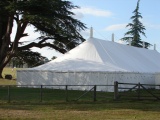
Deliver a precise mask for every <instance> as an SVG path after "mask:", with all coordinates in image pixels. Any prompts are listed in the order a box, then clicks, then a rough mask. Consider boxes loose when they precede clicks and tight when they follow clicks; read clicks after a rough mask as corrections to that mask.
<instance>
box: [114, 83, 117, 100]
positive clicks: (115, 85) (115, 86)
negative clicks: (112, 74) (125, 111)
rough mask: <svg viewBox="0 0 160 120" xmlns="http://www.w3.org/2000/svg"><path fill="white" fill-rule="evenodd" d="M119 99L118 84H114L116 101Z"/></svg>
mask: <svg viewBox="0 0 160 120" xmlns="http://www.w3.org/2000/svg"><path fill="white" fill-rule="evenodd" d="M117 99H118V82H117V81H115V82H114V100H117Z"/></svg>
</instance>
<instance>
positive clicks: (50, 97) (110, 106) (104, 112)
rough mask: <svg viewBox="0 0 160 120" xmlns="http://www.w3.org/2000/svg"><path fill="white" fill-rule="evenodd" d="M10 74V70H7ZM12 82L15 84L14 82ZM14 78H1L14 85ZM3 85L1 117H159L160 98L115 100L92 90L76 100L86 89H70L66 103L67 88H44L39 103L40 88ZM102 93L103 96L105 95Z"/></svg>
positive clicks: (44, 119) (106, 119) (92, 119)
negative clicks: (95, 99) (94, 94)
mask: <svg viewBox="0 0 160 120" xmlns="http://www.w3.org/2000/svg"><path fill="white" fill-rule="evenodd" d="M7 71H8V72H7V74H8V73H9V70H7ZM12 82H13V83H12ZM14 82H15V83H16V81H15V80H13V81H12V80H2V81H0V84H1V85H5V84H10V85H15V83H14ZM7 90H8V87H5V86H1V87H0V119H12V120H17V119H23V120H30V119H31V120H36V119H37V120H159V117H160V101H153V100H152V101H146V100H143V101H138V100H136V101H135V100H132V101H131V100H120V101H114V100H113V99H112V98H108V97H109V96H111V97H112V96H113V94H112V93H105V92H104V93H103V92H102V93H97V101H96V102H93V92H90V93H88V94H87V96H84V97H83V98H82V99H80V100H79V101H74V100H75V99H77V98H78V97H79V96H80V95H82V94H83V93H84V92H83V91H68V99H69V102H66V101H65V99H66V97H65V96H66V92H65V91H64V90H53V89H43V91H42V93H43V94H42V95H43V98H42V102H40V89H39V88H19V87H18V88H17V87H14V86H11V88H10V100H11V101H10V103H8V91H7ZM102 96H103V97H102Z"/></svg>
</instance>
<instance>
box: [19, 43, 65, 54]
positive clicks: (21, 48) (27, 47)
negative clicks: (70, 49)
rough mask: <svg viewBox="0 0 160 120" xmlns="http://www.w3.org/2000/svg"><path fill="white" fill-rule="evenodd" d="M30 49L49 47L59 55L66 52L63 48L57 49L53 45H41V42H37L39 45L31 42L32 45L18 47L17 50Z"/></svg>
mask: <svg viewBox="0 0 160 120" xmlns="http://www.w3.org/2000/svg"><path fill="white" fill-rule="evenodd" d="M32 47H38V48H43V47H51V48H53V49H55V50H57V51H59V52H60V53H63V54H64V53H66V52H67V50H65V49H63V48H58V47H57V46H55V45H53V44H50V43H44V44H42V43H41V42H39V43H35V42H32V43H30V44H28V45H25V46H22V47H19V49H18V50H28V49H30V48H32Z"/></svg>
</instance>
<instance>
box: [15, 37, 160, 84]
mask: <svg viewBox="0 0 160 120" xmlns="http://www.w3.org/2000/svg"><path fill="white" fill-rule="evenodd" d="M159 61H160V53H158V52H157V51H156V50H148V49H145V48H137V47H133V46H128V45H122V44H119V43H116V42H112V41H105V40H100V39H97V38H89V39H88V40H87V41H85V42H83V43H82V44H80V45H79V46H77V47H76V48H74V49H72V50H71V51H69V52H68V53H66V54H64V55H63V56H61V57H59V58H57V59H55V60H53V61H51V62H48V63H46V64H44V65H41V66H38V67H35V68H30V69H27V70H21V71H18V73H17V83H18V84H19V85H22V84H32V85H35V84H48V85H49V84H59V85H62V84H63V85H67V84H75V85H76V84H81V85H82V84H86V85H87V84H88V85H91V84H93V85H96V84H113V82H114V81H120V82H128V83H134V82H135V83H137V82H141V83H151V84H154V74H155V73H156V72H160V64H159ZM94 75H97V76H98V77H93V76H94ZM25 76H26V77H25Z"/></svg>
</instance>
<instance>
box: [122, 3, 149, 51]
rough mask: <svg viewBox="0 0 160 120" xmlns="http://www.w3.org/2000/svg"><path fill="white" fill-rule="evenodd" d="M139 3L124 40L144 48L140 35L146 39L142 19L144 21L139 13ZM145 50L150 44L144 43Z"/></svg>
mask: <svg viewBox="0 0 160 120" xmlns="http://www.w3.org/2000/svg"><path fill="white" fill-rule="evenodd" d="M139 2H140V0H138V2H137V6H136V9H135V10H134V11H133V14H134V16H132V17H131V19H132V23H129V24H128V25H127V26H126V27H129V31H128V32H126V33H125V36H126V37H123V38H122V40H124V41H127V42H129V40H131V45H132V46H136V47H143V41H142V40H141V37H140V34H142V35H143V36H145V37H146V35H145V32H144V30H146V29H145V27H144V26H143V24H142V22H141V21H140V19H142V18H143V17H142V15H141V13H140V12H139ZM144 45H145V48H148V47H149V46H150V45H151V44H150V43H148V42H145V43H144Z"/></svg>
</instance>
